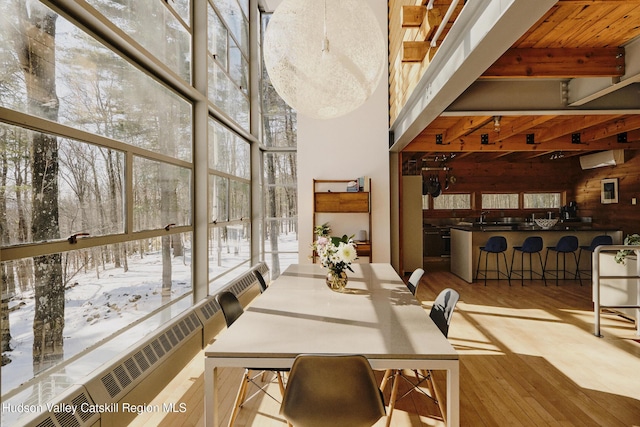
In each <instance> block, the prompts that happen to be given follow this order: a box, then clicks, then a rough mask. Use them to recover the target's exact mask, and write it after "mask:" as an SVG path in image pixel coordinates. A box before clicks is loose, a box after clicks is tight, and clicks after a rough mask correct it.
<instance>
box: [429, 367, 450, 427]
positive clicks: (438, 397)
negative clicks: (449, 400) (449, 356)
mask: <svg viewBox="0 0 640 427" xmlns="http://www.w3.org/2000/svg"><path fill="white" fill-rule="evenodd" d="M429 384H431V387H429V390H432V389H433V393H434V397H435V398H436V401H437V402H438V407H439V408H440V413H441V414H442V420H443V421H444V423H445V425H446V424H447V405H445V402H444V400H442V394H441V393H440V390H439V389H438V387H436V383H435V382H434V381H433V375H432V372H431V371H429Z"/></svg>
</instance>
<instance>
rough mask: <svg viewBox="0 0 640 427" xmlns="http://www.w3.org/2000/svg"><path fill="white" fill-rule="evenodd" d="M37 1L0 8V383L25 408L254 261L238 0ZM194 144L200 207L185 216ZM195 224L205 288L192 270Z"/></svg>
mask: <svg viewBox="0 0 640 427" xmlns="http://www.w3.org/2000/svg"><path fill="white" fill-rule="evenodd" d="M50 3H51V4H53V5H55V6H56V7H55V9H54V8H50V7H48V6H46V5H44V4H43V3H40V2H38V1H28V0H5V1H2V2H0V239H1V240H0V248H1V253H0V266H1V274H2V306H1V307H0V314H1V325H2V330H1V332H2V383H1V388H0V392H1V393H2V400H3V401H7V400H10V399H16V398H17V397H20V399H19V400H20V401H21V402H24V403H28V402H30V401H33V400H35V401H37V402H44V401H46V400H48V399H49V398H51V397H52V396H54V395H56V394H59V393H60V392H61V391H62V390H63V389H64V388H66V387H67V386H69V385H70V384H74V383H77V381H78V378H80V377H82V376H83V375H86V374H88V373H89V372H90V371H91V369H95V368H96V367H97V366H86V367H85V369H86V371H85V372H80V371H77V370H76V369H75V367H74V369H69V366H70V364H72V363H74V361H76V360H77V359H78V357H80V356H81V355H83V354H87V353H88V352H91V351H94V350H96V349H98V348H99V347H100V346H102V345H104V343H105V342H106V341H107V340H109V339H110V338H113V337H115V336H118V337H124V338H121V341H120V342H119V349H118V350H119V351H121V350H123V349H125V348H126V347H127V345H128V344H131V343H134V342H136V340H138V339H140V337H141V336H143V335H144V334H147V333H149V331H150V330H152V329H153V328H148V327H147V328H146V329H145V328H139V329H140V331H137V330H136V327H137V326H136V325H140V324H141V322H144V321H145V319H149V318H151V317H152V316H156V315H158V313H161V312H164V311H167V313H169V314H168V317H167V316H162V319H161V320H160V321H166V320H168V318H170V317H171V316H175V315H177V314H179V313H180V312H181V311H184V310H185V309H187V308H189V307H191V306H192V305H193V304H194V302H195V301H194V300H195V298H194V297H193V295H194V294H195V292H194V291H195V289H196V288H202V289H201V290H200V292H199V294H200V295H205V294H213V293H215V292H216V291H217V289H219V288H220V287H222V286H224V285H225V284H226V283H228V282H229V281H230V280H232V279H233V277H234V276H235V275H237V274H238V271H240V270H241V269H242V268H239V267H243V268H248V266H250V264H251V262H252V261H254V260H252V258H251V252H250V246H251V245H250V239H251V234H252V233H251V227H250V224H251V222H250V217H251V205H250V203H251V197H250V195H251V194H250V183H251V179H252V177H251V176H250V171H251V168H250V149H249V148H250V144H252V143H255V141H256V138H255V137H252V136H251V135H250V134H249V123H250V114H249V112H250V102H249V99H250V96H249V91H250V87H249V81H250V78H249V68H250V67H249V57H250V55H249V54H250V46H249V19H248V17H249V1H248V0H209V1H208V2H195V4H192V2H191V1H190V0H172V1H163V0H157V1H138V0H125V1H122V0H87V1H86V3H85V2H74V1H71V0H60V1H51V2H50ZM195 7H200V8H202V9H203V10H201V11H200V10H198V11H196V10H194V8H195ZM205 7H206V8H207V10H204V8H205ZM198 13H200V16H203V14H204V15H206V16H207V21H208V25H207V29H208V33H207V31H206V30H205V33H207V37H206V39H205V40H204V43H206V44H207V51H208V58H207V61H199V62H198V64H200V65H199V66H201V67H204V68H206V70H205V71H204V73H200V75H205V76H206V78H207V82H205V84H204V87H206V88H207V89H206V93H205V90H201V91H200V92H199V91H197V90H196V89H195V88H196V87H203V86H202V85H201V86H198V85H197V82H196V81H195V80H196V79H195V76H196V75H197V73H195V72H194V67H195V66H196V65H194V64H196V61H193V58H192V52H194V51H195V49H194V43H195V41H194V39H195V37H194V33H195V32H196V29H194V28H193V26H194V22H195V20H193V19H192V18H193V15H194V14H198ZM198 102H200V103H202V102H205V103H206V102H208V105H209V107H208V113H207V114H206V115H204V114H202V115H198V114H196V109H195V108H194V105H196V103H198ZM198 127H199V128H200V129H205V131H204V132H200V133H198V132H196V131H195V130H196V129H197V128H198ZM197 135H204V136H197ZM196 146H198V147H199V150H198V152H199V153H207V156H206V157H207V165H206V169H207V172H206V176H207V184H206V185H207V201H206V203H207V206H208V209H207V213H206V215H207V218H204V215H201V216H202V217H203V218H198V217H197V216H196V213H195V211H194V198H195V193H194V186H195V179H196V178H195V176H196V173H195V171H196V166H195V165H196V163H197V162H196V159H195V155H194V151H195V150H194V147H196ZM201 181H202V180H201ZM198 222H202V223H207V224H208V236H206V238H207V239H208V246H207V247H208V253H207V254H205V256H204V259H207V260H208V265H202V266H201V267H199V268H201V269H203V270H204V276H206V277H208V278H209V281H208V283H207V281H205V282H203V283H195V281H194V280H193V276H194V268H195V267H194V265H193V263H192V260H193V259H194V257H195V256H196V254H195V253H194V252H193V250H192V247H193V246H192V243H193V241H194V229H195V225H194V224H196V223H198ZM201 252H202V251H201ZM200 276H202V274H200ZM158 317H161V316H158ZM132 331H135V333H131V332H132ZM136 334H138V335H136ZM95 363H96V364H99V363H100V360H99V358H96V359H95ZM65 366H66V367H67V368H66V369H65ZM52 373H54V374H52ZM5 415H7V414H5V413H4V412H3V414H2V416H3V422H2V424H3V425H4V423H5V421H6V422H9V424H11V422H10V421H11V419H5ZM14 415H15V414H14Z"/></svg>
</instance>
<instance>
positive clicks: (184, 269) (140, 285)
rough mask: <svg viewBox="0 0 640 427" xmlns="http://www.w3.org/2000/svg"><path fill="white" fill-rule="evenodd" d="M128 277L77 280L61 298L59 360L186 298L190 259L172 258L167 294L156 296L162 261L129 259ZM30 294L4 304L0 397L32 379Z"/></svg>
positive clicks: (106, 274) (153, 256) (116, 273)
mask: <svg viewBox="0 0 640 427" xmlns="http://www.w3.org/2000/svg"><path fill="white" fill-rule="evenodd" d="M128 262H129V271H127V272H126V273H125V272H124V270H123V269H122V268H118V269H116V268H113V267H111V268H108V269H107V270H105V271H100V278H97V277H96V274H95V271H90V272H88V273H83V274H78V275H77V276H75V277H74V285H73V286H70V287H69V288H68V289H67V291H66V292H65V326H64V357H65V359H68V358H70V357H71V356H73V355H76V354H78V353H79V352H81V351H82V350H84V349H86V348H88V347H90V346H92V345H94V344H96V343H98V342H100V341H101V340H103V339H105V338H107V337H109V336H111V335H113V334H115V333H116V332H118V331H120V330H122V329H123V328H125V327H127V326H129V325H130V324H132V323H133V322H135V321H136V320H138V319H140V318H142V317H144V316H146V315H147V314H149V313H151V312H152V311H153V310H156V309H157V308H159V307H160V306H161V305H162V304H164V303H167V302H169V301H171V300H174V299H176V298H178V297H180V296H182V295H184V294H186V293H189V292H191V253H190V252H187V253H186V255H185V256H184V257H179V258H172V287H171V294H170V295H168V296H165V297H163V295H162V289H161V288H162V256H161V254H160V253H159V252H156V253H149V254H146V255H145V256H144V257H143V258H142V259H141V258H140V257H139V256H138V257H135V256H134V257H131V258H129V261H128ZM34 307H35V303H34V294H33V291H29V292H26V293H23V294H21V295H18V296H16V297H14V298H13V299H12V301H11V302H10V308H16V309H15V310H13V311H11V312H10V314H9V321H10V325H11V335H12V338H13V339H12V341H11V347H12V348H13V351H11V352H7V353H5V355H7V356H9V358H10V359H11V363H10V364H9V365H6V366H4V367H3V368H2V393H3V394H4V393H6V392H8V391H10V390H12V389H14V388H15V387H17V386H19V385H20V384H22V383H23V382H25V381H27V380H29V379H30V378H31V377H33V370H32V363H33V360H32V345H33V330H32V327H33V315H34Z"/></svg>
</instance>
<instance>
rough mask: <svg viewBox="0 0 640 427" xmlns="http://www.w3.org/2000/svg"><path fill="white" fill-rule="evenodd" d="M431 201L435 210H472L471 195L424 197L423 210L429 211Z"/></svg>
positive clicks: (448, 194) (449, 194) (447, 194)
mask: <svg viewBox="0 0 640 427" xmlns="http://www.w3.org/2000/svg"><path fill="white" fill-rule="evenodd" d="M429 199H431V200H433V209H435V210H451V211H453V210H468V209H471V194H469V193H463V194H455V193H454V194H452V193H446V194H441V195H439V196H438V197H431V196H422V209H429Z"/></svg>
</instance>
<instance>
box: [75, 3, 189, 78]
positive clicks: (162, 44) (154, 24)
mask: <svg viewBox="0 0 640 427" xmlns="http://www.w3.org/2000/svg"><path fill="white" fill-rule="evenodd" d="M87 2H88V3H89V4H90V5H91V6H93V7H94V8H96V9H97V10H98V11H99V12H100V13H102V14H103V15H104V16H105V17H106V18H107V19H109V20H110V21H111V22H113V23H114V24H115V25H117V26H118V28H119V29H121V30H123V31H124V32H126V33H127V34H128V35H129V36H131V37H132V38H133V39H134V40H135V41H137V42H138V43H140V44H141V45H142V47H144V48H145V49H147V50H148V51H149V52H151V53H152V54H153V55H154V56H156V57H157V58H158V59H160V60H162V63H163V64H165V65H167V66H168V67H169V68H171V70H173V71H174V72H176V73H177V74H178V75H180V77H182V78H183V79H184V80H185V81H187V82H189V81H190V80H191V69H190V67H189V66H190V64H191V35H190V34H189V1H188V0H178V1H175V0H172V1H129V2H126V3H125V4H126V6H123V2H122V1H121V0H120V1H117V0H87ZM172 7H173V9H172ZM174 11H175V12H174Z"/></svg>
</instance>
